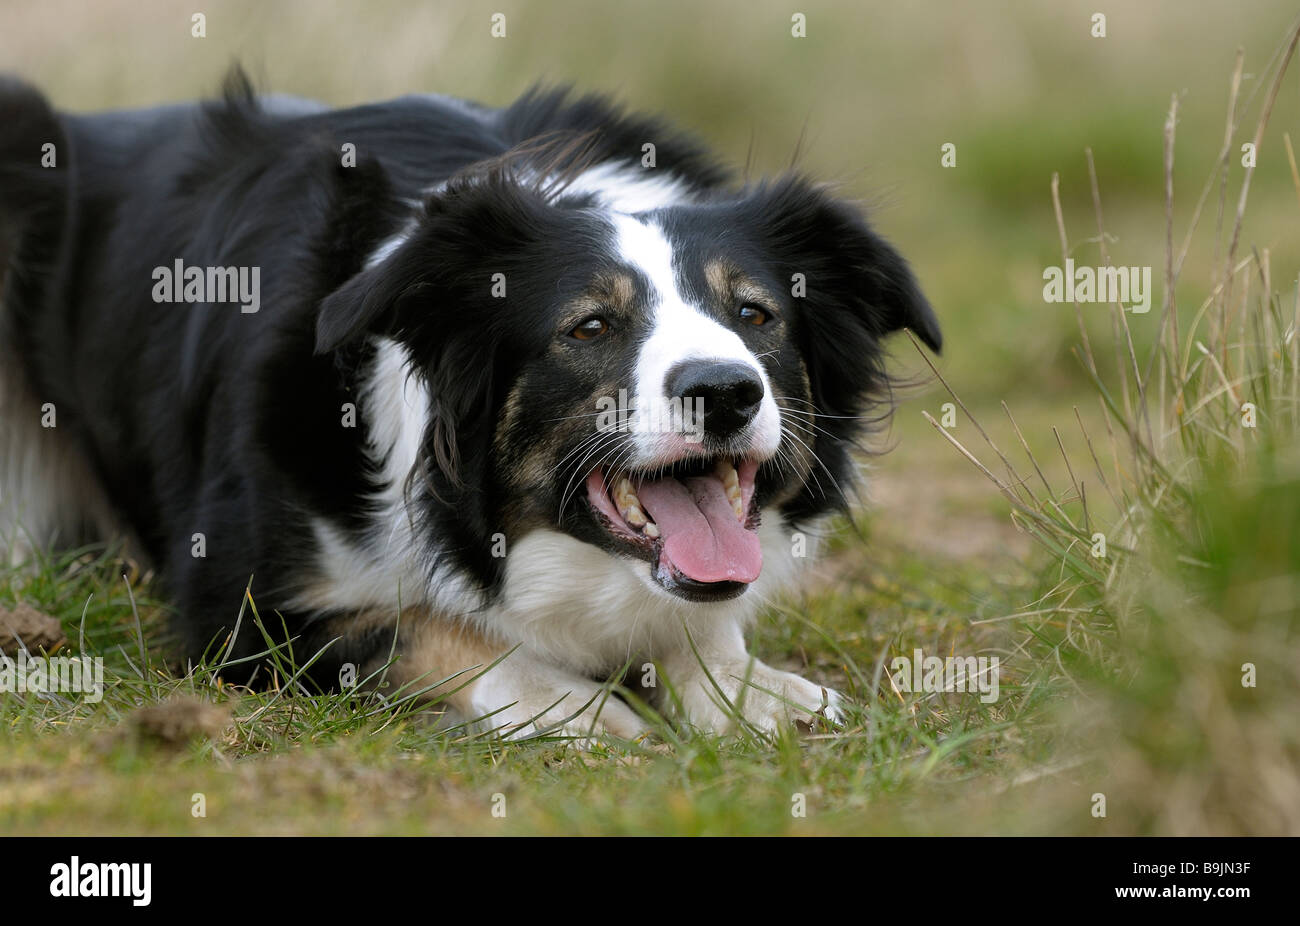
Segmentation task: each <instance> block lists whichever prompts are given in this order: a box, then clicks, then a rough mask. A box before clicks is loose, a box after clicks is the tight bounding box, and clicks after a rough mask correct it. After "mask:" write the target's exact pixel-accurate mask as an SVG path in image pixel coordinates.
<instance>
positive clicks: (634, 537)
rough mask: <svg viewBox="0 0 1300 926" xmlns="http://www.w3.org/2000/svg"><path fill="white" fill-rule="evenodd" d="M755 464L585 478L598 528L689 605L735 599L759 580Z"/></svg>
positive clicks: (708, 461) (694, 462) (695, 465)
mask: <svg viewBox="0 0 1300 926" xmlns="http://www.w3.org/2000/svg"><path fill="white" fill-rule="evenodd" d="M757 473H758V463H757V462H756V461H754V460H739V461H735V460H731V459H728V458H725V457H713V458H694V459H690V460H683V461H680V462H678V463H676V464H673V465H672V466H670V467H667V468H663V469H657V470H654V471H652V472H638V471H635V470H631V471H629V470H617V471H611V472H608V473H606V472H605V471H604V469H603V468H601V467H597V468H596V469H594V470H592V471H591V472H590V473H589V474H588V475H587V499H588V501H589V502H590V503H591V507H592V511H593V515H594V516H595V518H596V521H597V522H598V523H599V524H601V526H602V527H604V529H605V530H606V531H607V532H608V533H609V534H610V535H611V536H612V537H613V538H614V540H615V541H617V542H619V543H620V544H622V545H623V546H625V547H626V548H627V549H628V550H629V552H632V553H634V554H635V555H638V556H640V557H641V558H643V559H645V560H647V561H648V562H649V563H650V565H651V570H650V571H651V575H653V576H654V578H655V581H657V582H658V583H659V584H660V585H661V586H663V587H664V588H665V589H667V590H668V591H670V592H672V593H674V594H676V595H679V596H680V597H683V598H688V599H691V600H707V601H718V600H723V599H726V598H734V597H735V596H736V595H739V594H740V593H741V592H743V591H744V590H745V589H746V588H747V587H748V585H749V583H750V582H753V581H754V580H755V579H757V578H758V574H759V572H760V571H761V570H762V568H763V552H762V549H761V548H760V546H759V540H758V512H757V510H756V509H757V506H756V505H755V502H754V480H755V476H756V475H757Z"/></svg>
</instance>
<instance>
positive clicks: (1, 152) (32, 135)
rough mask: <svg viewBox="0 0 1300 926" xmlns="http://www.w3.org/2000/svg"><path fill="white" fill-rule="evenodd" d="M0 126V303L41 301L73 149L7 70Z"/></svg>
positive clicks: (61, 226)
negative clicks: (71, 149)
mask: <svg viewBox="0 0 1300 926" xmlns="http://www.w3.org/2000/svg"><path fill="white" fill-rule="evenodd" d="M0 126H3V130H0V306H4V305H9V306H10V307H12V306H14V305H16V304H27V305H39V304H40V303H41V302H43V301H44V298H43V297H44V290H45V287H46V286H47V285H48V283H49V280H50V279H51V272H52V270H53V267H54V265H55V264H56V263H57V260H58V255H59V252H60V242H61V241H62V240H63V235H64V232H65V225H66V216H67V210H68V203H69V199H70V180H69V178H70V176H71V172H70V171H69V169H68V167H69V161H70V160H71V151H70V150H69V146H68V141H67V136H66V134H65V133H64V131H63V126H62V124H61V123H60V121H59V117H58V116H57V115H56V114H55V112H54V110H53V109H52V108H51V107H50V104H49V102H48V101H47V100H46V99H45V96H44V95H43V94H42V93H41V92H40V91H39V90H37V89H35V88H34V87H32V86H30V85H29V84H26V83H24V82H23V81H20V80H18V79H16V78H14V77H10V76H7V75H0ZM3 311H4V310H3V308H0V313H3ZM4 321H5V319H4V318H3V317H0V325H3V323H4Z"/></svg>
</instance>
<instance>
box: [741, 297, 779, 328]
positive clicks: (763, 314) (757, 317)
mask: <svg viewBox="0 0 1300 926" xmlns="http://www.w3.org/2000/svg"><path fill="white" fill-rule="evenodd" d="M771 318H772V315H771V313H770V312H768V311H767V309H764V308H760V307H759V306H756V305H754V304H753V303H752V302H747V303H745V304H744V305H742V306H741V307H740V320H741V321H744V322H749V324H751V325H755V326H757V325H766V324H767V323H768V322H769V321H770V320H771Z"/></svg>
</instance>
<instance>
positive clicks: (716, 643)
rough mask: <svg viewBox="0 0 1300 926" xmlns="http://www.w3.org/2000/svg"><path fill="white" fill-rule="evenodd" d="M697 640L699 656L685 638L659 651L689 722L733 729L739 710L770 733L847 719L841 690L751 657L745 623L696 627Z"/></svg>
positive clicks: (708, 727)
mask: <svg viewBox="0 0 1300 926" xmlns="http://www.w3.org/2000/svg"><path fill="white" fill-rule="evenodd" d="M691 641H692V642H694V644H695V650H696V651H698V653H699V655H698V657H697V655H696V652H695V651H692V649H691V647H690V645H689V643H687V642H686V641H685V639H683V642H682V646H681V648H679V649H677V650H675V651H673V652H671V653H663V654H659V664H660V666H661V667H662V669H663V673H664V675H665V676H667V680H668V682H669V684H671V685H672V687H673V689H674V690H675V691H676V693H677V696H678V698H680V700H681V708H682V710H683V711H684V713H685V718H684V719H685V720H686V721H687V722H688V723H690V724H692V725H694V726H696V727H699V728H700V729H703V730H709V731H713V732H717V733H721V732H725V731H727V730H730V729H732V727H733V725H734V723H733V717H734V714H735V713H736V712H739V713H740V714H741V715H743V716H744V718H745V719H746V720H747V721H749V722H750V723H751V724H753V725H754V726H756V727H758V728H759V729H761V730H765V731H769V732H771V731H775V730H777V729H778V728H780V727H783V726H789V725H791V724H793V723H794V722H795V721H803V722H811V721H812V720H813V719H814V715H819V716H821V717H824V718H825V719H827V720H831V721H834V722H840V721H841V720H842V718H843V714H842V711H841V706H842V704H843V701H844V698H843V696H842V695H841V694H840V693H839V692H837V691H834V690H833V689H830V688H824V687H822V686H821V685H818V684H816V683H814V682H810V681H808V680H807V679H805V678H802V677H800V676H798V675H795V674H794V673H793V672H785V671H782V670H781V669H774V668H772V667H771V666H769V665H767V664H766V663H763V662H760V661H759V660H757V659H755V658H754V657H752V656H750V654H749V653H748V652H747V651H746V649H745V636H744V632H743V631H742V629H741V625H740V623H739V622H737V621H721V622H719V623H717V624H715V625H712V626H709V627H704V628H699V627H697V628H692V630H691ZM719 689H721V692H719Z"/></svg>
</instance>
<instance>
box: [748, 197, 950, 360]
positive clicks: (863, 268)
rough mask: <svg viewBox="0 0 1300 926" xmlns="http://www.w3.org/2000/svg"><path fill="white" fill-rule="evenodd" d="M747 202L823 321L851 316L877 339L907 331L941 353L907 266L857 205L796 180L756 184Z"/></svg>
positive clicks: (929, 311)
mask: <svg viewBox="0 0 1300 926" xmlns="http://www.w3.org/2000/svg"><path fill="white" fill-rule="evenodd" d="M751 203H752V204H753V205H755V206H756V207H757V208H758V210H759V211H760V212H761V214H762V216H763V222H762V226H765V227H767V228H769V229H771V232H770V235H771V239H772V243H773V246H774V247H775V248H776V250H777V253H778V256H779V257H780V258H782V259H783V262H785V263H787V264H790V265H792V266H794V270H793V272H794V273H802V274H803V277H802V279H803V280H804V282H805V283H806V287H807V290H806V294H807V296H808V297H809V298H810V299H811V300H812V301H813V303H814V304H817V306H818V309H819V310H820V311H821V312H822V313H824V314H826V315H829V316H830V317H829V318H826V319H825V321H826V322H827V323H829V324H832V325H845V324H849V323H850V321H851V322H852V326H851V327H852V328H856V329H862V330H865V331H867V332H869V333H870V334H872V335H874V336H876V337H878V338H879V337H883V336H884V335H887V334H889V333H890V332H893V331H897V330H899V329H901V328H910V329H911V330H912V331H913V332H914V333H915V334H916V336H917V337H918V338H920V339H921V341H922V342H923V343H924V344H925V345H926V346H927V347H929V348H930V349H931V350H933V351H935V352H936V353H938V352H939V350H940V349H941V348H942V346H943V336H942V334H941V333H940V331H939V320H938V319H937V318H936V317H935V314H934V309H933V308H931V306H930V303H929V301H928V300H927V299H926V298H925V296H924V295H923V294H922V293H921V288H920V286H919V285H918V284H917V282H916V278H915V277H914V276H913V275H912V271H911V268H910V267H908V265H907V261H905V260H904V259H903V258H902V256H901V255H900V254H899V253H898V252H897V251H896V250H894V248H893V247H892V246H890V244H889V243H888V242H886V241H885V240H884V239H883V238H881V237H880V236H879V235H878V234H876V232H875V231H874V230H873V229H872V228H871V226H870V225H869V224H868V223H867V220H866V218H865V217H864V216H863V214H862V213H861V212H860V211H859V210H858V209H857V208H855V207H854V206H852V205H850V204H849V203H847V202H845V201H843V200H839V199H836V198H834V197H833V196H831V195H829V194H828V193H827V192H826V191H825V190H824V189H820V188H818V187H816V186H814V185H813V184H812V183H810V182H808V181H806V180H804V179H802V178H800V177H786V178H783V179H782V180H779V181H777V182H775V183H772V184H770V185H767V186H764V187H761V188H760V189H759V190H758V191H757V192H756V193H755V194H754V196H753V197H752V198H751ZM791 262H792V263H791ZM836 309H838V310H839V311H836ZM817 321H820V319H817V320H815V321H814V323H817Z"/></svg>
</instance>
